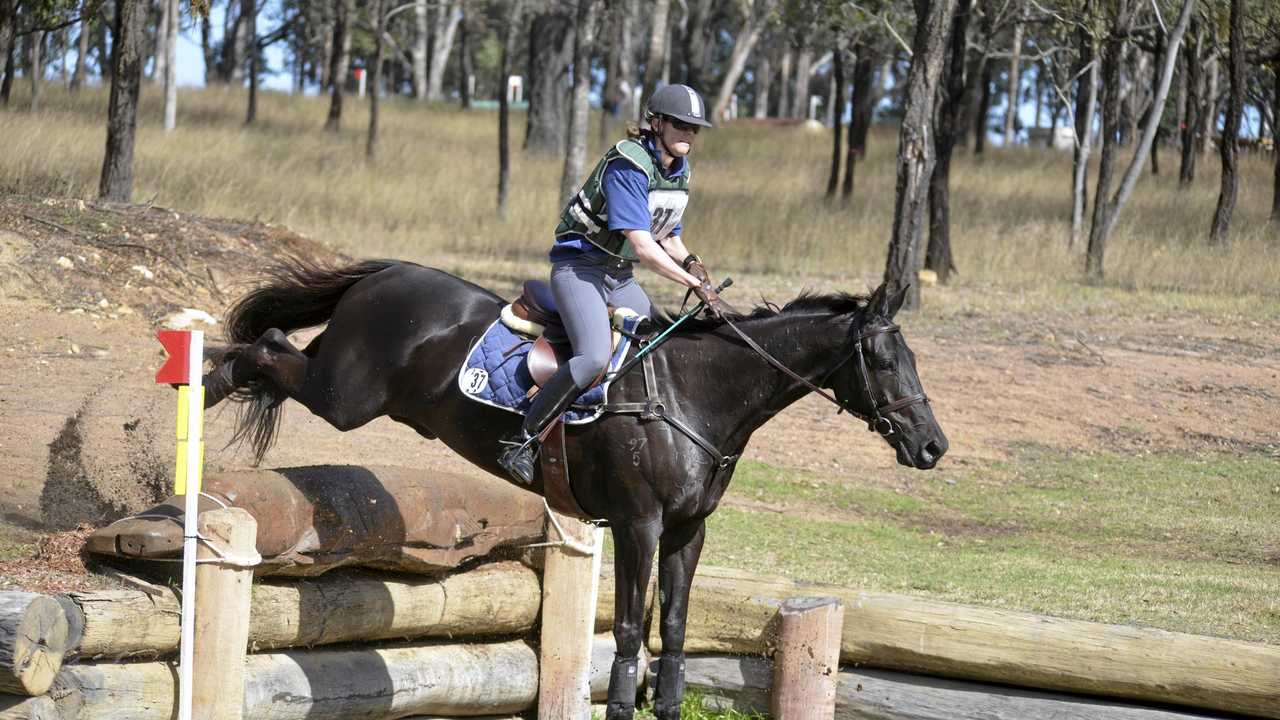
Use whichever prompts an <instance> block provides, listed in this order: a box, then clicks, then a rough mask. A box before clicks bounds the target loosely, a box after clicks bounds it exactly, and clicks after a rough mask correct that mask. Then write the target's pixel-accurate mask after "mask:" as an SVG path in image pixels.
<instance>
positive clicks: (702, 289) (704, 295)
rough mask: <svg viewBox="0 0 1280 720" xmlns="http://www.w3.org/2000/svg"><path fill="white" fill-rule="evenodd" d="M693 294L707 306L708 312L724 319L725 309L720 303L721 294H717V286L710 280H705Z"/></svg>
mask: <svg viewBox="0 0 1280 720" xmlns="http://www.w3.org/2000/svg"><path fill="white" fill-rule="evenodd" d="M693 294H694V295H697V296H698V299H699V300H701V301H702V302H703V304H704V305H706V306H707V311H708V312H710V313H711V314H712V315H715V316H716V317H718V318H723V317H724V308H723V305H722V303H721V302H720V294H719V293H717V292H716V289H715V286H713V285H712V284H711V281H710V280H709V279H704V280H703V281H702V284H701V285H699V286H698V287H696V288H694V289H693Z"/></svg>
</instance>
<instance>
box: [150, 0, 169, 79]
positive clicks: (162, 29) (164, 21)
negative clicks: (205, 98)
mask: <svg viewBox="0 0 1280 720" xmlns="http://www.w3.org/2000/svg"><path fill="white" fill-rule="evenodd" d="M156 5H157V7H158V10H159V13H160V15H159V17H158V18H157V19H156V39H155V58H156V62H155V67H154V68H153V69H152V71H151V72H152V75H151V82H153V83H157V84H163V83H164V66H165V64H166V63H167V62H168V60H169V53H168V52H166V50H165V44H166V43H167V42H169V3H168V2H167V1H166V0H159V2H157V3H156Z"/></svg>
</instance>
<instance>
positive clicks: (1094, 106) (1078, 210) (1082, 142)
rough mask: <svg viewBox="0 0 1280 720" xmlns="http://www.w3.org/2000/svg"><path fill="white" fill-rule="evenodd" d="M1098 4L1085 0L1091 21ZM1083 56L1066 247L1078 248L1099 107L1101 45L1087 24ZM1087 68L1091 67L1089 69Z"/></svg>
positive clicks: (1081, 32) (1081, 37) (1080, 33)
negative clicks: (1095, 121) (1098, 44)
mask: <svg viewBox="0 0 1280 720" xmlns="http://www.w3.org/2000/svg"><path fill="white" fill-rule="evenodd" d="M1094 9H1095V5H1094V2H1093V0H1086V2H1085V5H1084V13H1085V15H1086V17H1087V18H1089V20H1090V21H1091V20H1092V18H1093V13H1094ZM1076 42H1077V44H1078V52H1079V55H1080V63H1079V67H1078V68H1077V69H1076V74H1077V76H1078V77H1079V79H1078V80H1077V81H1076V116H1075V134H1076V138H1075V149H1074V152H1073V153H1072V167H1071V234H1070V235H1069V236H1068V237H1067V247H1069V248H1071V247H1075V245H1076V243H1078V242H1079V241H1080V240H1081V239H1082V237H1083V235H1084V214H1085V211H1086V209H1087V208H1088V204H1089V203H1088V194H1089V193H1088V182H1089V155H1090V154H1091V153H1092V151H1093V118H1094V115H1095V114H1096V113H1097V110H1098V74H1099V73H1098V63H1099V61H1100V60H1099V58H1098V48H1097V43H1096V40H1095V39H1094V36H1093V32H1092V30H1090V29H1089V28H1088V27H1087V26H1085V25H1083V24H1082V25H1081V26H1080V27H1078V28H1077V29H1076ZM1086 68H1088V69H1087V70H1086Z"/></svg>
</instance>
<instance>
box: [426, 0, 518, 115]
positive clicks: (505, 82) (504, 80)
mask: <svg viewBox="0 0 1280 720" xmlns="http://www.w3.org/2000/svg"><path fill="white" fill-rule="evenodd" d="M413 27H414V34H413V96H414V97H415V98H417V99H418V100H426V99H427V0H414V1H413ZM506 85H507V78H506V77H505V76H504V77H503V78H502V86H503V91H504V92H505V90H506Z"/></svg>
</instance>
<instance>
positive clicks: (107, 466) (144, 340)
mask: <svg viewBox="0 0 1280 720" xmlns="http://www.w3.org/2000/svg"><path fill="white" fill-rule="evenodd" d="M290 255H292V256H300V257H308V258H312V259H318V260H322V261H335V260H338V259H340V258H339V256H337V255H335V254H334V253H333V252H332V251H330V250H327V249H325V248H324V247H323V246H321V245H319V244H317V243H314V242H312V241H310V240H307V239H306V238H302V237H300V236H298V235H296V234H294V233H292V232H290V231H288V230H287V229H283V228H278V227H271V226H265V225H261V224H254V223H244V222H239V221H222V220H212V219H206V218H198V217H192V216H188V215H185V214H181V213H175V212H173V211H171V210H167V209H164V208H157V207H146V206H115V205H99V204H88V205H86V204H85V203H83V202H81V201H77V200H44V201H36V200H24V199H17V198H3V199H0V552H3V555H7V556H11V557H18V558H29V557H30V556H31V554H32V553H33V552H37V554H38V553H40V552H43V553H45V556H47V555H50V554H53V555H57V554H58V553H57V548H58V547H60V545H59V542H58V541H57V538H61V537H64V536H57V535H55V536H53V539H52V540H51V539H48V538H46V539H45V540H44V542H42V543H40V547H39V548H36V547H35V546H36V544H37V540H39V539H40V538H42V537H45V536H46V534H48V533H50V532H53V531H62V530H71V529H73V528H75V527H76V525H77V524H79V523H90V524H102V523H105V522H109V521H110V520H112V519H115V518H117V517H120V516H122V515H123V514H126V513H127V512H131V511H136V510H138V509H141V508H143V507H146V506H147V505H148V504H150V503H151V502H152V501H153V500H154V498H155V497H157V496H163V495H165V494H167V490H166V488H167V486H168V483H169V472H170V466H171V462H172V460H171V457H169V455H168V453H170V452H171V450H168V449H166V448H170V447H171V444H169V443H171V441H170V440H169V439H170V438H171V437H172V423H173V413H174V395H173V392H172V390H170V389H169V388H167V387H163V386H157V385H155V384H154V383H153V382H152V376H153V375H154V372H155V370H156V369H157V367H158V366H159V365H160V363H161V360H162V352H161V350H160V346H159V344H158V343H157V342H156V341H155V340H154V337H153V336H154V331H155V328H156V327H158V326H159V325H161V324H162V323H164V322H166V319H167V318H170V317H172V316H173V314H174V313H177V312H180V311H181V310H183V309H184V308H193V309H198V310H202V311H205V312H207V313H209V314H210V315H212V316H213V317H214V318H219V317H221V315H222V313H223V312H224V311H225V310H226V308H227V306H228V305H229V303H230V302H232V301H233V300H234V299H235V298H236V297H237V296H238V295H240V294H241V293H242V292H243V291H244V290H245V289H247V287H249V285H248V284H247V282H248V281H251V280H252V279H253V278H254V277H255V275H256V274H257V272H258V271H260V270H261V269H262V268H263V267H265V266H266V265H267V264H269V263H270V262H271V260H273V259H278V258H282V257H285V256H290ZM480 281H481V282H484V279H483V278H481V279H480ZM502 285H503V283H501V282H499V283H498V284H497V285H495V287H496V288H497V289H499V291H503V290H509V287H513V286H514V284H513V283H509V284H508V285H507V287H502ZM756 295H757V296H758V293H756ZM740 296H741V297H749V296H751V293H750V292H749V291H743V292H742V293H741V295H740ZM899 319H900V320H902V321H904V330H905V332H906V335H907V338H908V340H909V342H910V343H911V346H912V348H913V349H914V350H915V352H916V354H917V356H918V361H919V366H920V367H919V369H920V374H921V377H922V379H923V380H924V383H925V388H926V391H927V392H928V393H929V395H930V396H931V398H932V400H933V405H934V410H935V413H936V414H937V417H938V419H939V421H940V422H941V423H942V426H943V427H944V429H945V430H946V431H947V433H948V436H949V438H950V441H951V451H950V453H949V455H948V456H947V458H946V459H944V461H943V463H942V464H941V465H940V467H939V469H938V470H936V471H935V472H934V473H933V474H932V475H931V476H930V478H929V479H934V478H935V477H938V478H945V477H946V474H947V472H948V468H949V467H961V466H964V465H981V464H982V463H986V462H990V461H993V460H999V459H1002V458H1005V457H1008V453H1009V451H1010V449H1011V448H1014V447H1017V446H1018V445H1020V444H1028V443H1034V444H1039V445H1045V446H1049V447H1053V448H1059V449H1064V450H1072V451H1076V450H1078V451H1110V452H1126V453H1147V452H1157V451H1201V450H1212V451H1228V452H1262V453H1266V454H1270V455H1273V456H1276V457H1278V458H1280V422H1278V420H1280V411H1277V409H1276V408H1277V400H1280V349H1278V348H1280V318H1277V319H1273V320H1269V321H1262V322H1258V321H1244V320H1233V319H1224V318H1216V317H1201V316H1195V315H1188V314H1185V313H1184V314H1179V315H1177V316H1173V317H1161V316H1151V317H1142V318H1134V317H1126V318H1124V319H1111V320H1104V319H1099V318H1098V317H1096V316H1094V317H1079V316H1072V315H1069V314H1066V313H1063V314H1059V315H1054V316H1050V317H1046V316H1043V315H1041V316H1037V317H1034V318H1033V317H1029V316H1023V315H1014V314H1010V315H1007V316H1000V317H967V318H965V319H963V320H957V321H951V322H947V323H939V322H930V323H924V325H925V327H923V328H920V327H913V325H912V319H911V318H910V317H903V318H899ZM195 327H197V328H198V329H205V330H207V331H208V332H209V333H210V334H211V335H212V336H213V338H214V340H215V341H216V339H217V337H218V335H219V332H220V327H219V326H218V325H216V324H215V325H213V326H204V325H196V326H195ZM233 413H234V411H233V410H230V409H221V408H220V409H216V410H214V411H212V412H211V413H210V415H209V416H208V418H207V436H208V438H209V441H208V456H207V462H208V467H209V469H210V470H219V469H230V468H237V467H247V466H248V465H250V463H251V458H250V457H249V456H248V454H247V453H246V452H243V451H237V450H236V449H235V448H227V449H224V447H223V446H224V445H225V444H226V442H227V439H228V436H229V430H230V429H231V426H232V424H233V420H234V416H233ZM280 437H281V438H282V440H281V442H280V443H279V444H278V445H277V446H276V448H275V449H274V450H273V451H272V452H271V453H270V454H269V455H268V458H267V464H268V465H273V466H287V465H309V464H319V463H351V464H361V463H379V464H395V465H403V466H408V467H422V468H442V469H448V470H452V471H457V472H462V473H477V474H478V473H479V471H478V470H475V469H473V468H472V467H471V466H470V465H469V464H467V463H466V462H465V461H463V460H461V459H460V458H458V457H456V456H454V455H453V454H452V453H451V452H450V451H449V450H448V449H447V448H445V447H444V446H443V445H442V444H441V443H439V442H433V441H428V440H425V439H423V438H421V437H419V436H418V435H417V434H415V433H414V432H412V431H411V430H409V429H408V428H406V427H404V426H401V425H398V424H396V423H394V422H391V421H390V420H387V419H385V418H384V419H380V420H377V421H375V422H373V423H371V424H370V425H368V426H366V427H364V428H360V429H359V430H357V431H353V432H349V433H339V432H338V431H336V430H334V429H333V428H331V427H329V426H328V425H326V424H325V423H323V422H321V421H319V420H318V419H316V418H314V417H312V416H310V415H309V414H308V413H307V412H306V411H305V410H304V409H302V408H301V407H300V406H296V405H294V406H292V407H290V408H289V409H288V411H286V413H285V419H284V426H283V428H282V432H281V434H280ZM157 448H162V449H163V450H158V449H157ZM748 457H754V458H756V459H759V460H763V461H765V462H768V463H770V464H773V465H776V466H781V467H784V468H794V469H805V470H810V471H813V472H815V473H817V474H819V475H821V476H822V477H825V478H829V479H830V481H832V482H845V483H865V484H884V485H890V484H893V483H895V482H898V481H897V480H895V479H894V478H895V477H901V476H900V475H896V474H894V473H889V472H885V471H886V470H887V469H889V468H892V467H893V466H894V459H893V453H892V452H890V451H889V450H888V449H887V448H885V447H884V446H883V443H881V442H880V441H879V440H878V439H877V438H876V437H875V436H874V435H872V434H871V433H867V432H865V431H864V429H863V427H862V426H861V425H860V424H858V423H857V422H856V421H855V422H850V421H849V420H848V419H847V418H844V417H840V418H837V417H835V416H834V413H833V411H832V408H831V407H830V406H829V405H828V404H827V403H826V402H824V401H822V400H821V399H818V398H814V397H810V398H808V399H806V400H804V401H802V402H800V403H798V404H797V405H795V406H793V407H792V408H790V409H788V410H787V411H786V412H784V413H782V414H781V415H779V416H778V417H777V418H776V419H774V420H773V421H772V422H771V423H769V424H768V425H767V426H765V428H764V429H763V430H761V431H760V432H759V433H758V434H757V435H756V437H755V438H754V439H753V441H752V444H751V446H750V447H749V450H748ZM1278 475H1280V473H1278ZM61 546H67V547H71V546H74V543H68V542H62V544H61ZM50 548H53V550H51V549H50ZM61 555H62V556H63V557H64V558H65V555H66V551H65V549H64V551H63V552H62V554H61ZM37 565H40V563H39V562H35V561H32V560H30V559H19V560H15V561H11V562H9V563H6V564H4V565H3V566H0V584H9V585H13V584H18V585H25V586H37V587H38V588H41V589H44V588H50V589H52V588H57V587H63V586H68V585H74V584H76V583H77V582H81V581H82V579H81V580H77V579H76V577H75V574H76V569H75V568H74V567H62V566H60V565H58V563H55V562H49V563H45V564H44V565H43V566H41V569H40V572H35V571H34V570H33V568H35V566H37ZM24 569H25V570H26V571H27V572H26V574H24Z"/></svg>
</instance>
